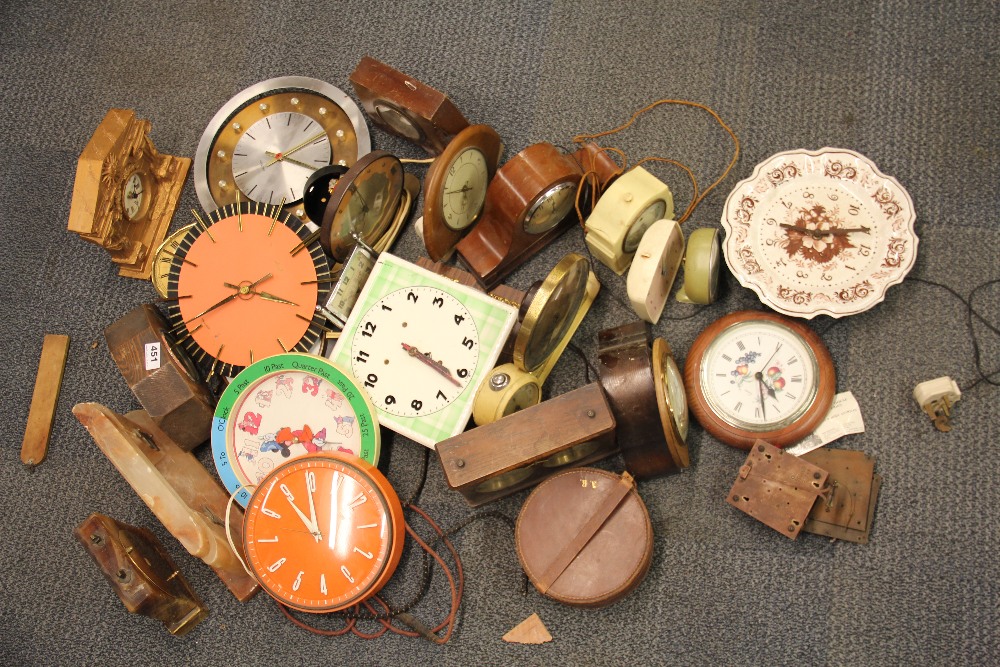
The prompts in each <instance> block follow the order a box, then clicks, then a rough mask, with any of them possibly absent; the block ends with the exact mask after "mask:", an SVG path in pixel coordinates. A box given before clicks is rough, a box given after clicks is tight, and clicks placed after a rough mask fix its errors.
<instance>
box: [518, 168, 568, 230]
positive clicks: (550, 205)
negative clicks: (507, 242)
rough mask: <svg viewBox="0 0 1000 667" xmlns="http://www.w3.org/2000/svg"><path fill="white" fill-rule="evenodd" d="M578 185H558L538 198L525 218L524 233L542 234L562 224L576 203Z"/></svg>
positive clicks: (566, 183)
mask: <svg viewBox="0 0 1000 667" xmlns="http://www.w3.org/2000/svg"><path fill="white" fill-rule="evenodd" d="M577 185H578V184H577V183H573V182H570V181H566V182H563V183H557V184H556V185H554V186H552V188H551V189H549V190H548V191H547V192H545V193H544V194H543V195H542V196H541V197H539V198H538V201H536V202H535V203H534V204H533V205H532V207H531V208H530V209H529V210H528V212H527V214H526V215H525V216H524V231H526V232H528V233H529V234H541V233H542V232H547V231H548V230H550V229H552V228H553V227H555V226H556V225H558V224H559V223H560V222H562V221H563V220H564V219H565V218H566V216H567V215H569V212H570V210H571V209H572V208H573V204H574V203H575V201H576V191H577Z"/></svg>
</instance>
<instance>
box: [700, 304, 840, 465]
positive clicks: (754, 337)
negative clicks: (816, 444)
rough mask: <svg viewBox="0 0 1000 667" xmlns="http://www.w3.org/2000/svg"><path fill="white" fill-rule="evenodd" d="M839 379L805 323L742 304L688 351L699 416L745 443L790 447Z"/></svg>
mask: <svg viewBox="0 0 1000 667" xmlns="http://www.w3.org/2000/svg"><path fill="white" fill-rule="evenodd" d="M836 384H837V376H836V371H835V370H834V367H833V359H832V358H831V357H830V352H829V350H827V348H826V345H824V344H823V341H822V340H821V339H820V337H819V336H818V335H816V333H815V332H814V331H813V330H812V329H810V328H809V327H808V326H806V325H804V324H802V323H801V322H798V321H795V320H792V319H789V318H787V317H784V316H782V315H777V314H774V313H769V312H762V311H755V310H743V311H739V312H735V313H731V314H729V315H725V316H724V317H721V318H719V319H718V320H716V321H715V322H713V323H712V324H710V325H709V326H708V327H706V328H705V329H704V330H703V331H702V332H701V333H700V334H698V337H697V338H695V341H694V343H692V344H691V349H690V350H689V351H688V356H687V359H686V361H685V366H684V386H685V389H686V390H687V397H688V404H689V407H690V409H691V413H692V414H693V415H694V417H695V419H697V420H698V422H699V423H700V424H701V425H702V427H704V429H705V430H706V431H708V432H709V433H711V434H712V435H713V436H715V437H716V438H718V439H719V440H721V441H722V442H725V443H726V444H728V445H732V446H733V447H737V448H739V449H750V447H751V446H752V445H753V444H754V442H756V441H757V440H764V441H766V442H768V443H770V444H772V445H774V446H775V447H779V448H781V447H786V446H788V445H791V444H794V443H796V442H798V441H799V440H801V439H803V438H805V437H806V436H808V435H809V434H810V433H812V432H813V430H814V429H815V428H816V427H817V426H818V425H819V423H820V422H821V421H823V418H824V417H826V414H827V412H829V410H830V406H831V405H832V404H833V395H834V391H835V388H836Z"/></svg>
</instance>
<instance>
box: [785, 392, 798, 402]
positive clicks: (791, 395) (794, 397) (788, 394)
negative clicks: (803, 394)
mask: <svg viewBox="0 0 1000 667" xmlns="http://www.w3.org/2000/svg"><path fill="white" fill-rule="evenodd" d="M785 396H787V397H788V398H790V399H791V400H793V401H794V400H795V399H796V398H797V397H796V396H795V394H792V393H789V392H787V391H786V392H785Z"/></svg>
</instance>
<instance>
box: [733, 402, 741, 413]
mask: <svg viewBox="0 0 1000 667" xmlns="http://www.w3.org/2000/svg"><path fill="white" fill-rule="evenodd" d="M734 409H735V410H736V412H739V411H740V410H742V409H743V401H740V402H739V403H737V404H736V407H735V408H734Z"/></svg>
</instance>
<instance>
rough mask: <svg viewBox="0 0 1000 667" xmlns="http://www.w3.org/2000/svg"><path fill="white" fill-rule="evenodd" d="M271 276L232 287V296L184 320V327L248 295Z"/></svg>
mask: <svg viewBox="0 0 1000 667" xmlns="http://www.w3.org/2000/svg"><path fill="white" fill-rule="evenodd" d="M271 275H272V274H270V273H268V274H267V275H266V276H264V277H263V278H260V279H258V280H255V281H254V282H252V283H250V284H249V285H247V286H246V287H243V286H239V287H234V288H233V289H236V291H235V292H233V293H232V294H230V295H229V296H227V297H226V298H225V299H223V300H222V301H219V302H218V303H215V304H212V305H211V306H209V307H208V308H206V309H205V310H203V311H201V312H200V313H198V314H197V315H195V316H194V317H192V318H191V319H189V320H185V321H184V324H185V325H187V324H190V323H191V322H193V321H195V320H196V319H198V318H199V317H204V316H205V315H208V314H209V313H210V312H212V311H213V310H215V309H216V308H221V307H222V306H224V305H226V304H227V303H229V302H230V301H233V300H235V299H237V298H239V297H240V296H241V295H243V294H249V293H250V292H251V291H253V288H254V287H256V286H257V285H259V284H260V283H262V282H264V281H265V280H267V279H268V278H270V277H271ZM244 290H245V291H244Z"/></svg>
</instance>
